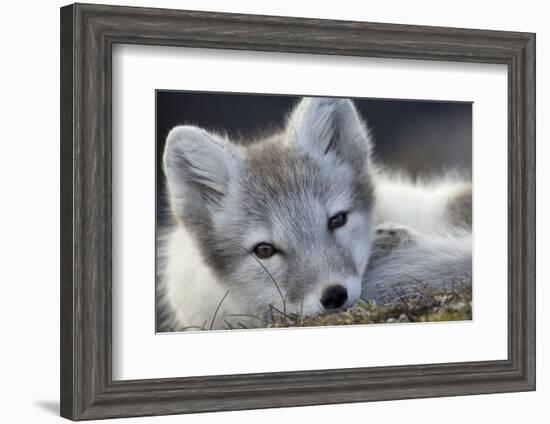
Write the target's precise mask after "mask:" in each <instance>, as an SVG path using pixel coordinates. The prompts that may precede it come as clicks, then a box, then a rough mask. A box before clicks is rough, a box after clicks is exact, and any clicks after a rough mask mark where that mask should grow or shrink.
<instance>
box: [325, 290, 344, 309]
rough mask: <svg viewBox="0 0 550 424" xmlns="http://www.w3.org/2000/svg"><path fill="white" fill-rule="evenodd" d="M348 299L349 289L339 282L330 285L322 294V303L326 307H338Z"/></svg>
mask: <svg viewBox="0 0 550 424" xmlns="http://www.w3.org/2000/svg"><path fill="white" fill-rule="evenodd" d="M346 300H348V291H347V289H346V288H345V287H344V286H341V285H340V284H337V285H335V286H330V287H328V288H327V289H325V291H324V292H323V295H322V296H321V304H322V305H323V307H324V308H325V309H338V308H340V307H341V306H343V305H344V303H346Z"/></svg>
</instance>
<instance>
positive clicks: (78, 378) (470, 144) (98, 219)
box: [61, 4, 535, 420]
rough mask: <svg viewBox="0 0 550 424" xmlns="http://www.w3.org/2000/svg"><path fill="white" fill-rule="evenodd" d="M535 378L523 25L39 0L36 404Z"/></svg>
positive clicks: (263, 398) (333, 398)
mask: <svg viewBox="0 0 550 424" xmlns="http://www.w3.org/2000/svg"><path fill="white" fill-rule="evenodd" d="M534 389H535V35H534V34H531V33H518V32H504V31H486V30H472V29H456V28H442V27H421V26H410V25H395V24H381V23H367V22H347V21H330V20H318V19H303V18H288V17H270V16H254V15H238V14H222V13H205V12H195V11H180V10H166V9H149V8H130V7H116V6H103V5H87V4H75V5H69V6H66V7H63V8H62V9H61V415H62V416H64V417H66V418H69V419H73V420H85V419H98V418H115V417H132V416H145V415H165V414H180V413H193V412H205V411H224V410H238V409H253V408H271V407H285V406H301V405H318V404H328V403H345V402H365V401H376V400H390V399H406V398H420V397H438V396H456V395H465V394H481V393H500V392H513V391H528V390H534Z"/></svg>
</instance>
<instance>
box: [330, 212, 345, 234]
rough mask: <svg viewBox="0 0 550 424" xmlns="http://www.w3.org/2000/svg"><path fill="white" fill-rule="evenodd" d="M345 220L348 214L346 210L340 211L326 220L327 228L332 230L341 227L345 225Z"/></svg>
mask: <svg viewBox="0 0 550 424" xmlns="http://www.w3.org/2000/svg"><path fill="white" fill-rule="evenodd" d="M346 222H348V214H347V213H346V212H340V213H338V214H336V215H334V216H333V217H332V218H330V219H329V220H328V229H329V230H334V229H336V228H340V227H343V226H344V225H346Z"/></svg>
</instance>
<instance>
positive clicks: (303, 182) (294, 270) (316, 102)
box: [164, 98, 373, 315]
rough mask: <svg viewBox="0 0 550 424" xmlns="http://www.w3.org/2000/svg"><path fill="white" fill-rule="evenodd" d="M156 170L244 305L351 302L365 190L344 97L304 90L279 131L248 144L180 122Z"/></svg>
mask: <svg viewBox="0 0 550 424" xmlns="http://www.w3.org/2000/svg"><path fill="white" fill-rule="evenodd" d="M164 170H165V174H166V177H167V182H168V191H169V197H170V205H171V208H172V212H173V215H174V217H175V218H176V221H177V223H178V225H182V226H184V227H185V229H186V230H187V231H188V232H189V233H190V234H191V235H192V237H193V238H194V239H195V241H196V246H197V249H199V251H200V254H201V256H202V258H203V260H204V263H205V264H206V265H207V266H209V267H210V268H211V269H212V270H213V271H214V273H215V274H216V275H217V276H218V278H219V281H220V284H223V285H225V287H227V291H228V292H229V296H230V297H232V298H233V299H238V301H239V303H240V304H246V305H248V307H249V311H253V312H255V313H259V312H261V311H268V310H269V307H270V305H272V306H274V307H276V308H278V309H280V310H282V309H285V310H286V311H289V312H292V313H302V314H304V315H314V314H318V313H321V312H323V311H326V310H334V309H338V308H346V307H350V306H352V305H353V304H354V303H355V302H356V300H357V299H358V297H359V295H360V293H361V279H362V275H363V273H364V270H365V267H366V264H367V260H368V257H369V252H370V245H371V239H372V225H371V221H372V219H371V211H372V207H373V190H372V186H371V165H370V142H369V137H368V132H367V129H366V127H365V126H364V125H363V123H362V121H361V118H360V116H359V114H358V113H357V111H356V109H355V107H354V105H353V103H352V101H350V100H345V99H331V98H304V99H302V100H301V101H300V102H299V103H298V104H297V106H296V107H295V109H294V110H293V111H292V113H291V114H290V116H289V119H288V122H287V124H286V127H285V129H284V130H283V131H282V132H280V133H279V134H276V135H274V136H272V137H270V138H267V139H265V140H262V141H258V142H256V143H251V144H247V145H241V144H235V143H232V142H231V141H230V140H227V139H226V138H224V137H221V136H219V135H216V134H212V133H210V132H207V131H205V130H204V129H200V128H197V127H193V126H178V127H176V128H174V129H173V130H172V131H171V132H170V133H169V135H168V138H167V143H166V148H165V152H164ZM181 260H182V261H185V260H186V258H181ZM243 312H244V311H243Z"/></svg>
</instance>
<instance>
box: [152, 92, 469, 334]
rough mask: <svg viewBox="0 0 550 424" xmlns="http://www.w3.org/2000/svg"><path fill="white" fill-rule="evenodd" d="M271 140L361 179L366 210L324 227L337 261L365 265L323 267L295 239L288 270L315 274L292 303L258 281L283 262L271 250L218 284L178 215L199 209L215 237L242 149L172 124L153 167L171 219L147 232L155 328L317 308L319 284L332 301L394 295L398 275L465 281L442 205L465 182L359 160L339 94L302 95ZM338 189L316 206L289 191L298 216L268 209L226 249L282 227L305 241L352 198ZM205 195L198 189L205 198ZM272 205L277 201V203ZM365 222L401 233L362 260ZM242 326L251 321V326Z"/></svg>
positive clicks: (457, 238) (310, 248) (463, 254)
mask: <svg viewBox="0 0 550 424" xmlns="http://www.w3.org/2000/svg"><path fill="white" fill-rule="evenodd" d="M279 140H280V142H283V143H293V144H294V145H296V146H298V147H299V148H300V149H302V152H304V151H305V152H306V153H307V154H311V155H312V156H315V157H316V160H317V163H318V164H319V166H320V168H321V172H323V173H324V175H330V180H331V182H334V181H350V180H351V179H352V177H354V176H355V177H354V178H357V176H360V178H368V179H369V181H371V183H372V184H371V185H372V187H373V190H374V207H373V208H372V210H370V209H369V212H367V213H366V212H364V211H363V212H358V211H355V212H354V211H351V212H350V213H349V216H348V223H347V224H346V225H345V226H344V227H342V228H341V229H338V231H337V232H335V233H334V234H333V237H336V238H337V240H338V243H339V245H340V246H346V248H347V249H349V251H350V252H351V254H350V255H345V254H342V256H341V257H342V258H343V257H344V256H349V257H350V258H352V261H353V263H354V264H355V266H356V268H357V270H364V269H365V268H367V271H366V273H365V275H364V276H362V275H357V271H354V273H355V275H353V273H350V271H349V269H348V270H344V271H342V269H343V266H342V265H338V266H334V267H333V268H330V267H329V268H327V267H325V268H323V266H324V265H325V263H329V262H331V260H333V259H334V258H338V256H337V255H332V257H331V256H330V249H331V247H330V246H328V247H327V248H326V249H325V248H324V247H322V246H321V247H319V246H317V245H315V244H314V243H308V244H306V245H304V246H302V250H301V252H300V256H299V259H300V262H299V268H304V269H307V267H308V266H310V267H311V265H312V264H313V265H315V266H314V268H318V269H323V270H326V272H325V273H324V274H323V275H322V276H320V277H315V278H318V281H317V280H316V282H315V284H313V285H312V286H311V287H310V288H309V289H308V290H307V291H306V292H305V293H304V295H303V297H302V301H301V302H294V303H292V302H287V301H286V296H285V294H284V293H282V292H281V291H280V288H279V287H278V285H277V284H276V283H275V282H272V281H271V280H270V279H266V275H265V273H264V271H265V270H267V271H269V272H270V273H272V274H273V276H274V279H275V280H277V279H279V278H280V277H281V276H283V275H284V269H285V268H284V259H283V258H282V257H281V256H279V255H275V256H273V257H270V258H267V259H263V260H262V261H261V264H260V262H259V261H258V260H257V259H256V262H255V259H254V257H253V256H252V255H251V256H250V257H249V258H248V259H246V260H245V261H244V262H242V261H241V263H240V264H239V265H238V266H236V267H235V270H234V271H235V272H237V274H238V275H240V276H241V278H239V279H237V281H228V279H227V278H226V279H224V276H222V275H219V274H217V273H216V271H214V270H213V269H212V268H211V267H210V266H209V264H207V263H206V262H205V259H204V257H203V256H202V255H201V253H200V249H199V246H198V242H197V240H196V237H197V234H196V229H197V227H195V233H193V232H192V231H191V230H190V229H189V228H186V224H185V222H184V221H186V220H187V221H186V222H188V223H189V222H191V223H197V222H200V220H201V219H203V218H204V217H205V216H208V217H210V222H211V224H212V225H213V228H214V230H215V231H216V233H222V234H223V233H224V232H226V231H227V229H228V228H230V227H231V220H232V219H234V218H235V217H234V215H231V214H230V213H227V211H229V212H231V211H233V212H235V211H238V210H240V209H241V203H239V202H240V196H239V192H240V191H242V190H246V188H245V187H241V186H240V184H239V182H238V180H239V176H240V175H241V171H242V168H241V164H242V162H241V161H242V159H243V158H244V157H245V156H246V153H245V150H244V149H242V148H241V147H238V146H236V145H233V144H232V143H230V142H229V141H228V140H226V139H224V138H223V137H219V136H217V135H214V134H210V133H208V132H206V131H204V130H201V129H198V128H195V127H189V126H184V127H177V128H176V129H174V130H172V131H171V132H170V135H169V136H168V140H167V147H166V151H165V157H164V165H165V172H166V175H167V178H168V187H169V191H170V200H171V206H172V210H173V213H174V217H175V218H176V220H177V221H178V223H177V225H175V226H174V227H173V228H172V229H171V230H170V231H169V232H168V233H167V234H166V235H165V236H162V237H160V238H159V240H158V243H159V250H158V273H159V275H158V281H159V283H158V290H159V295H158V307H159V312H161V314H162V312H163V311H169V313H168V314H167V316H163V317H162V319H161V321H162V323H161V324H162V325H161V326H162V327H163V328H168V329H172V330H185V329H198V328H203V329H210V328H212V329H222V328H225V327H226V326H227V323H230V324H233V323H236V322H239V321H241V322H242V321H244V320H245V319H244V318H243V316H244V315H246V314H249V315H251V316H252V315H253V316H255V317H258V318H257V319H261V318H262V314H264V313H265V312H266V305H272V306H274V307H276V308H278V309H280V310H284V309H286V308H289V309H287V311H289V312H293V313H304V314H305V315H314V314H318V313H321V312H323V310H324V309H323V307H322V305H321V303H320V298H321V296H322V294H323V291H324V290H325V289H326V288H327V287H328V286H330V285H334V284H340V285H343V286H344V287H346V289H347V292H348V300H347V302H346V303H345V305H344V307H350V306H352V305H353V304H354V303H355V302H356V301H357V299H358V298H359V296H360V295H362V296H363V297H365V298H368V299H374V300H376V301H391V300H393V298H394V297H395V295H397V294H400V293H402V292H401V291H399V290H400V289H399V290H398V288H400V287H401V284H403V283H404V284H406V285H407V287H408V288H409V289H410V290H415V289H416V288H418V284H430V285H431V287H432V288H436V289H438V288H442V289H448V288H449V287H452V285H453V284H455V282H456V280H457V279H460V280H461V281H467V282H468V280H469V283H470V284H471V250H472V235H471V229H469V228H467V227H461V226H456V225H455V224H456V223H454V222H453V220H452V219H451V218H452V217H451V215H450V212H449V207H448V206H449V203H450V202H451V201H452V200H453V199H454V197H455V196H458V195H460V193H463V192H464V190H465V189H469V188H470V187H471V184H470V182H469V181H468V180H467V179H463V178H460V177H457V176H445V177H442V178H435V179H432V180H419V181H412V180H410V179H408V178H405V177H402V176H399V175H392V174H388V173H386V172H384V171H381V170H380V169H379V168H378V169H377V168H376V167H375V166H373V165H372V164H371V159H370V150H371V146H370V140H369V136H368V131H367V129H366V127H365V126H364V125H363V124H362V121H361V120H360V117H359V116H358V114H357V112H356V110H355V108H354V107H353V103H352V102H350V101H347V100H335V99H304V100H303V101H301V102H300V103H299V105H298V106H297V108H296V109H295V111H294V113H293V114H292V115H291V117H290V119H289V122H288V125H287V128H286V130H285V132H284V133H283V134H282V136H281V137H280V138H279ZM264 142H266V143H267V141H264ZM269 142H278V141H276V139H273V140H271V141H269ZM292 151H293V150H292ZM296 152H298V150H296ZM302 154H303V153H302ZM278 169H279V168H278ZM281 170H282V172H283V173H284V172H288V173H289V174H288V175H287V174H283V176H284V177H285V178H287V177H290V178H293V176H294V174H293V173H292V172H296V171H292V170H290V169H289V170H287V169H285V168H282V169H281ZM362 181H363V180H362ZM323 187H324V186H323ZM262 189H263V186H262ZM348 189H349V187H347V186H344V187H342V190H339V188H338V190H333V191H332V192H331V197H330V199H329V201H328V202H327V204H326V205H321V204H317V201H316V200H315V201H313V203H312V202H311V201H310V203H303V202H302V199H301V198H293V197H289V200H288V201H289V202H291V203H292V204H293V205H294V202H295V205H294V206H295V207H298V208H300V207H302V205H309V207H311V208H312V214H310V215H308V218H307V219H305V218H304V219H303V220H302V221H303V222H302V221H300V222H293V221H292V219H290V217H288V215H284V216H282V215H277V216H278V219H279V220H281V219H282V220H283V221H284V222H279V221H277V220H275V221H274V222H272V224H271V228H266V227H263V228H256V227H254V226H248V227H247V228H246V231H244V232H243V234H240V233H231V235H232V237H230V238H229V239H230V241H231V242H233V240H234V239H235V237H233V235H234V234H235V236H236V237H239V238H240V239H241V241H240V243H242V244H243V245H244V246H241V245H235V246H230V247H229V248H230V249H245V250H247V251H250V249H251V248H252V247H253V246H254V245H256V244H257V243H259V242H263V241H265V240H269V241H274V243H275V244H277V240H279V241H281V240H282V242H284V239H285V237H286V236H287V234H286V233H288V232H292V228H291V227H292V226H300V228H301V229H302V230H305V233H304V234H306V235H305V236H304V237H303V239H304V240H309V239H310V238H309V236H308V235H307V234H308V233H311V234H314V233H317V234H319V233H320V231H321V232H322V231H326V229H325V226H326V219H327V218H326V216H327V215H328V216H332V215H334V214H336V213H339V212H341V211H346V210H348V207H349V205H350V204H352V197H353V196H351V195H350V194H349V190H348ZM205 193H206V194H208V196H209V197H205ZM260 195H261V193H260ZM304 196H306V197H307V194H305V195H304ZM227 199H232V200H227ZM227 202H229V203H227ZM252 203H256V200H255V199H254V200H253V202H252ZM273 207H274V208H277V207H279V208H281V205H280V204H279V205H278V206H277V205H273ZM305 208H306V209H308V207H307V206H306V207H305ZM302 209H304V208H303V207H302ZM289 210H292V209H289ZM182 217H183V219H181V218H182ZM374 227H377V228H395V229H398V230H399V231H403V232H404V233H405V234H406V235H407V237H406V240H404V242H403V243H401V244H399V245H398V246H396V248H395V249H393V251H392V252H391V254H390V255H388V256H385V257H382V258H377V259H376V260H373V261H372V262H371V263H369V265H368V266H367V261H368V259H369V254H370V251H371V248H372V247H373V245H376V242H375V241H373V236H372V234H373V232H374ZM239 228H240V227H239ZM310 228H311V229H310ZM331 240H334V239H331ZM226 251H227V250H224V256H225V252H226ZM245 257H246V252H245ZM338 260H343V259H338ZM262 264H263V265H262ZM262 267H265V270H264V269H262ZM348 268H349V267H348ZM279 274H280V275H279ZM312 275H314V274H312ZM259 276H261V277H262V278H259ZM362 277H363V282H361V278H362ZM279 281H280V280H279ZM299 281H304V279H300V280H299ZM293 287H295V286H293ZM222 300H223V301H222ZM233 315H238V316H237V317H233ZM250 319H252V320H254V319H256V318H250ZM250 325H251V326H261V325H260V323H259V322H255V323H254V322H253V323H251V324H250Z"/></svg>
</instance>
